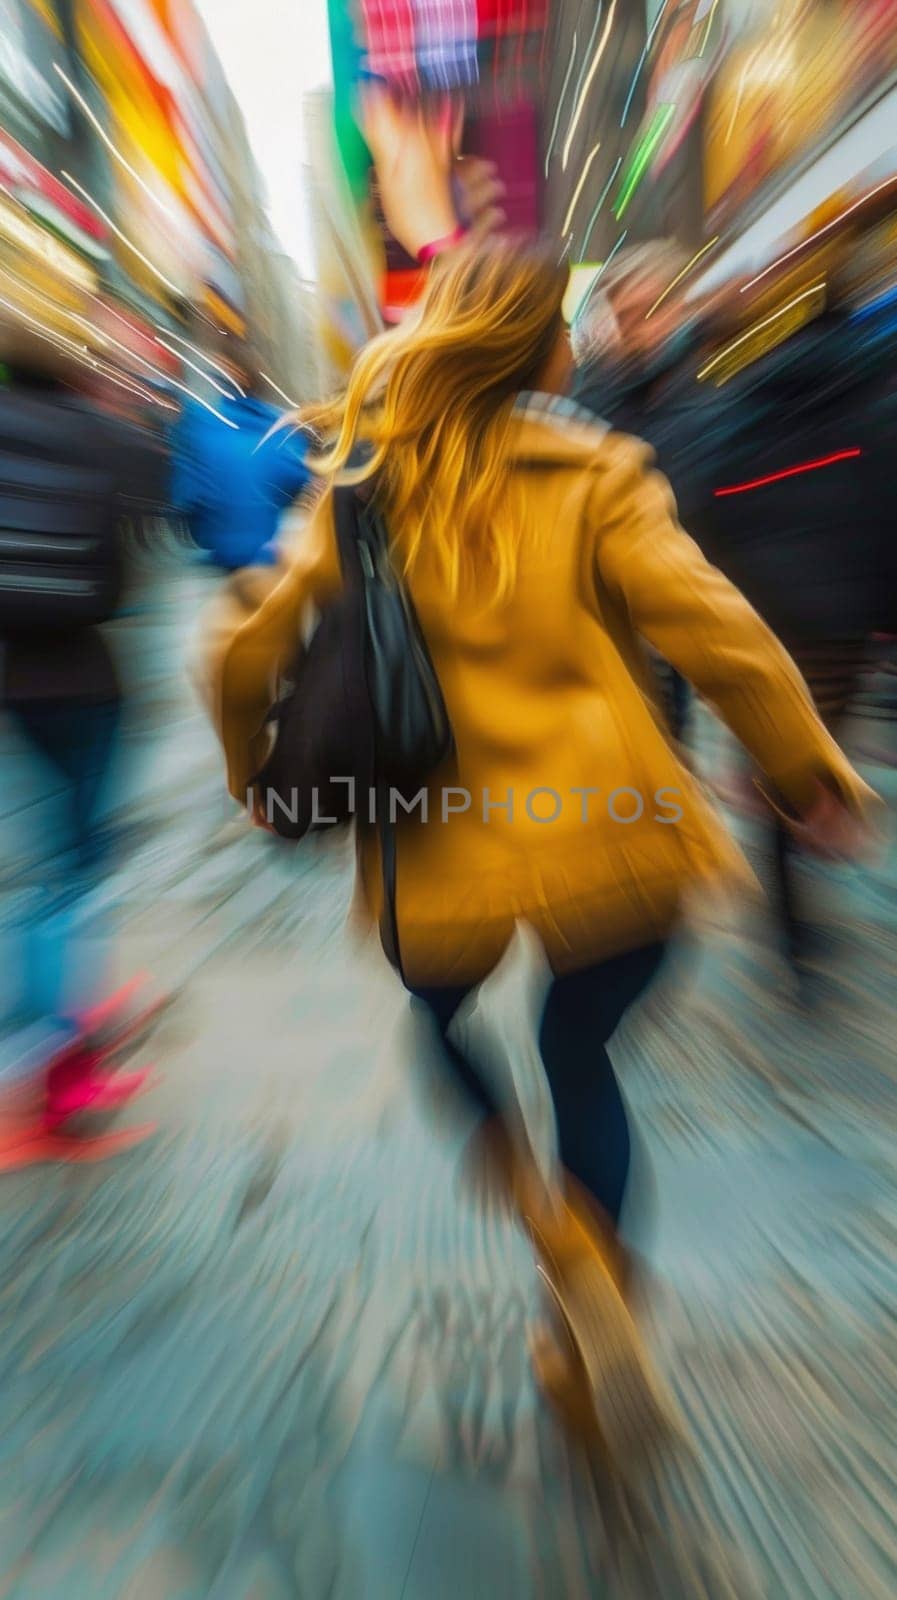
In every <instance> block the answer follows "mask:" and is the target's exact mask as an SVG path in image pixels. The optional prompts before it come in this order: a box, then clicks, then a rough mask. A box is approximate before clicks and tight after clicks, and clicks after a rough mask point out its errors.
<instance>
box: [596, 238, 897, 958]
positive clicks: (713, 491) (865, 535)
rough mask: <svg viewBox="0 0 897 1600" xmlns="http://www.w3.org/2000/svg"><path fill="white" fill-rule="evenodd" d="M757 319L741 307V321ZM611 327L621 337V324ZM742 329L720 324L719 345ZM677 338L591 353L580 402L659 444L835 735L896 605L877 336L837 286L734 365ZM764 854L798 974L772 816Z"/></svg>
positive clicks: (690, 519)
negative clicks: (770, 342)
mask: <svg viewBox="0 0 897 1600" xmlns="http://www.w3.org/2000/svg"><path fill="white" fill-rule="evenodd" d="M623 255H624V253H623V252H621V256H620V258H619V260H618V263H617V270H618V272H625V269H626V262H625V260H624V259H623ZM653 288H654V285H652V286H651V290H653ZM651 290H649V289H646V291H645V295H644V299H647V298H648V295H649V293H650V292H651ZM613 292H614V286H613V284H612V285H611V296H612V297H613ZM657 292H658V293H659V292H660V290H659V289H658V291H657ZM632 298H633V297H632V296H631V295H630V297H629V299H630V304H631V303H632ZM624 303H625V301H624ZM680 314H681V308H680ZM759 316H760V313H759V312H754V311H751V310H750V309H749V308H748V307H747V306H746V305H745V307H744V311H743V314H742V319H743V322H744V324H745V325H749V324H750V322H751V320H752V319H756V318H758V317H759ZM649 320H650V319H649ZM617 322H618V323H620V325H621V327H622V329H623V334H624V337H625V334H626V331H627V330H628V329H629V328H630V327H631V323H628V322H627V321H626V320H625V319H623V320H622V322H621V319H620V318H619V317H617ZM741 337H742V333H741V331H739V330H738V329H730V333H729V343H730V346H734V345H735V344H736V342H737V341H738V340H739V339H740V338H741ZM683 346H684V340H682V339H680V341H679V343H678V345H676V346H674V345H673V344H672V343H670V342H669V340H667V341H665V344H664V346H663V347H661V348H660V349H659V350H658V351H657V352H656V354H653V355H652V356H651V358H650V359H649V360H648V361H646V360H645V359H644V357H643V356H641V355H640V354H639V355H637V357H636V359H634V360H630V361H628V362H617V363H616V364H614V363H611V364H610V365H608V363H607V361H606V359H605V360H604V361H603V362H602V361H601V359H600V358H599V359H598V360H593V361H592V362H591V363H589V364H587V365H586V367H585V370H584V372H583V373H582V375H581V380H580V388H579V393H580V397H581V398H582V399H584V400H585V401H586V403H589V404H590V405H591V406H592V407H593V408H594V409H597V410H599V411H600V410H602V404H603V414H604V415H605V416H606V417H607V418H608V420H610V421H611V422H612V423H613V424H614V425H615V426H619V427H622V428H624V429H626V430H627V431H632V432H636V433H639V434H641V436H642V437H643V438H645V439H647V441H648V442H649V443H650V444H651V445H652V446H653V447H654V449H655V451H656V453H657V457H658V461H659V465H660V467H661V469H662V470H663V472H664V473H665V474H666V476H667V477H668V478H669V479H670V482H671V484H672V487H673V490H674V493H675V495H676V499H677V502H678V505H679V511H680V516H681V518H682V522H683V524H684V526H685V527H686V528H687V529H688V531H689V532H690V533H691V534H692V536H693V537H694V538H696V539H697V541H698V543H699V544H700V545H701V548H702V550H703V552H704V554H705V555H706V556H707V557H708V558H709V559H710V560H711V561H713V562H714V563H715V565H717V566H718V567H719V568H720V569H721V570H722V571H723V572H724V573H725V574H726V576H727V577H728V578H729V579H730V580H731V581H732V582H733V583H735V584H736V586H737V587H738V588H739V589H741V591H742V592H743V593H744V595H745V596H746V597H747V599H748V600H750V601H751V603H752V604H753V606H754V607H755V609H756V610H757V611H759V612H760V614H761V615H762V616H763V618H764V620H765V621H766V622H767V623H768V624H769V625H770V627H771V628H772V629H773V630H774V632H776V633H777V634H778V635H779V637H780V638H781V639H782V640H783V642H784V643H785V645H786V646H787V648H788V649H789V651H790V652H791V654H792V655H793V656H794V658H795V659H796V661H797V663H798V665H799V666H800V668H801V670H802V672H803V674H804V676H805V678H806V679H807V682H808V684H809V686H810V689H811V692H812V694H813V696H814V699H815V701H816V705H817V708H818V709H819V711H820V713H821V714H822V716H823V718H824V719H825V721H826V722H827V724H828V726H829V728H830V729H832V730H833V731H837V729H838V727H839V725H840V723H841V720H842V718H843V716H844V713H845V711H846V709H847V707H848V705H849V703H850V701H851V700H852V699H853V697H854V694H855V691H856V687H857V683H858V679H859V676H860V674H861V672H862V670H863V667H864V663H865V658H866V647H867V640H868V638H869V636H870V635H871V634H872V633H873V632H874V631H876V630H877V629H882V630H885V629H887V627H888V626H889V624H888V620H887V618H888V617H889V616H891V617H892V616H893V591H892V585H890V584H889V573H893V555H892V551H893V546H894V535H893V529H894V526H895V491H894V475H893V472H892V471H891V470H890V466H889V461H888V443H889V433H890V432H891V431H892V422H891V418H890V414H889V412H888V410H887V407H886V405H885V396H886V391H887V383H886V381H885V380H884V378H883V372H884V368H885V365H886V364H885V363H883V362H882V359H881V346H880V341H879V342H878V343H876V341H874V340H872V339H870V337H869V334H868V330H867V329H865V328H863V327H862V326H860V325H857V324H855V323H854V322H853V321H852V320H851V318H850V316H849V314H848V308H847V307H846V306H843V305H840V304H839V303H838V299H837V295H835V303H834V304H832V305H830V306H829V307H828V308H827V309H826V310H825V311H824V312H823V313H822V314H821V315H819V316H817V317H816V318H815V320H813V321H811V322H809V323H807V324H806V325H805V326H803V327H801V328H799V329H798V330H797V331H796V332H795V333H794V334H792V336H791V337H790V338H788V339H787V340H785V341H784V342H783V343H781V344H780V345H778V346H777V347H776V348H774V349H772V350H770V351H769V353H768V354H767V355H765V356H761V357H760V358H759V359H757V360H755V361H753V362H751V363H750V364H749V365H746V366H745V367H744V368H743V370H741V371H738V372H735V373H734V374H733V375H731V376H729V375H728V374H727V373H725V371H724V369H723V367H722V366H720V367H717V368H711V366H710V363H709V362H705V363H704V365H703V367H702V364H701V362H699V361H697V360H691V361H689V360H688V359H683V355H684V350H683ZM873 352H874V354H873ZM717 353H718V354H721V353H722V352H721V351H718V352H717ZM717 377H718V379H719V381H716V379H717ZM772 798H773V799H774V798H775V797H772ZM773 849H774V874H773V886H772V887H773V893H774V897H775V901H776V904H777V910H778V913H779V920H780V926H781V929H782V933H783V938H784V947H785V954H786V956H787V958H788V960H789V962H790V963H791V965H792V967H793V969H794V971H795V973H796V974H797V975H798V976H799V977H803V975H804V972H805V967H806V963H807V961H808V960H809V958H810V956H811V955H812V950H813V946H814V944H815V937H814V933H813V929H812V927H811V926H810V923H809V920H808V918H807V915H806V913H805V911H804V910H803V908H802V906H801V904H800V900H799V895H798V882H797V877H796V874H795V872H794V870H793V863H794V856H795V851H796V846H795V842H794V837H793V833H792V831H791V829H789V828H788V827H787V826H786V825H785V824H784V823H783V822H779V821H775V822H774V824H773Z"/></svg>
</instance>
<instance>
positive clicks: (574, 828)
mask: <svg viewBox="0 0 897 1600" xmlns="http://www.w3.org/2000/svg"><path fill="white" fill-rule="evenodd" d="M511 449H512V459H513V471H514V472H516V473H519V474H520V475H521V476H522V477H523V479H524V480H525V488H526V493H527V497H528V506H529V509H530V528H529V531H524V530H521V541H520V550H519V570H518V580H517V585H516V589H515V592H514V594H513V597H512V598H511V599H510V600H509V601H508V602H507V603H506V604H503V605H501V606H492V607H488V606H485V607H484V606H481V605H477V606H476V607H474V605H473V604H471V603H465V602H464V601H463V600H462V601H460V602H458V603H456V604H453V603H452V602H451V601H450V600H449V599H448V597H447V595H446V593H445V588H444V584H442V583H441V581H440V577H439V574H438V572H437V570H436V566H435V563H434V564H433V565H432V566H431V565H429V564H428V562H427V560H426V558H423V559H422V560H421V562H420V563H419V565H418V566H417V568H416V570H415V572H414V575H413V580H412V583H411V593H412V597H413V600H414V604H415V607H416V609H417V613H418V616H419V619H420V622H421V625H422V627H423V630H424V634H425V636H426V639H427V642H428V644H429V647H430V651H431V654H432V658H433V662H434V665H435V668H436V671H437V673H438V675H439V680H440V683H441V685H442V689H443V692H444V695H445V700H446V703H447V706H448V710H449V714H450V716H451V720H452V726H453V729H454V734H455V741H456V746H457V756H456V759H455V761H454V762H453V764H452V767H451V770H448V769H447V770H446V771H445V772H444V773H438V774H436V775H435V776H434V778H433V781H432V783H431V785H430V788H429V793H428V803H429V817H428V821H427V823H426V825H424V824H422V822H421V821H420V818H419V813H418V815H417V816H415V817H413V818H408V819H405V818H403V816H402V814H401V812H399V821H398V831H397V896H396V899H397V913H398V926H399V933H400V941H401V954H402V961H403V967H404V969H405V973H406V975H407V976H408V977H409V978H410V979H411V980H412V981H414V982H418V983H452V984H454V983H473V982H476V981H477V980H479V979H481V978H482V977H484V976H485V975H486V974H487V973H488V972H489V971H490V969H491V968H492V967H493V966H494V965H495V963H496V962H497V961H498V959H499V958H500V957H501V955H502V953H503V951H504V949H505V947H506V945H507V943H508V940H509V939H510V937H511V933H512V931H513V928H514V923H515V919H518V918H520V919H524V920H526V921H528V922H529V923H530V924H531V926H532V927H533V928H534V929H535V930H536V932H537V933H538V935H539V936H540V938H541V940H542V943H543V945H544V947H545V950H546V953H547V955H548V958H549V960H550V962H551V964H552V966H553V967H554V969H555V970H556V971H563V970H569V969H572V968H576V967H579V966H581V965H583V964H586V963H590V962H592V961H594V960H596V959H599V958H601V957H603V956H605V955H608V954H611V953H615V952H617V951H620V950H622V949H625V948H627V947H629V948H631V947H633V946H635V945H638V944H641V943H644V942H648V941H652V940H654V939H656V938H658V937H660V936H664V935H665V934H666V933H668V932H669V930H670V928H671V926H672V924H673V923H674V921H675V919H676V916H677V913H678V912H679V910H680V908H681V905H682V901H683V897H684V896H685V895H686V894H687V892H688V891H689V890H690V889H692V888H694V887H695V886H698V885H701V884H703V885H708V884H714V883H716V884H719V883H720V882H721V881H722V880H724V879H729V880H732V879H735V880H737V879H738V878H739V877H741V879H742V880H743V881H750V874H749V870H748V868H747V865H746V863H745V862H744V860H743V858H742V857H741V855H740V853H739V851H738V850H737V848H736V846H735V845H734V843H733V842H732V841H731V839H730V837H729V835H728V834H727V832H726V831H725V829H724V828H723V826H722V824H721V822H720V821H719V819H718V817H717V815H716V813H715V812H714V810H713V809H712V807H711V806H710V805H709V803H708V801H707V800H706V798H705V796H704V794H703V791H702V790H701V788H700V786H699V785H698V784H697V783H696V782H695V780H694V779H693V778H692V777H691V776H690V775H689V773H688V772H687V771H686V770H685V769H684V768H683V766H682V765H681V763H680V762H679V761H678V759H677V756H676V753H675V751H674V749H673V748H672V747H671V744H670V742H669V740H668V738H667V736H666V735H665V733H664V731H663V728H662V725H661V722H660V719H659V718H658V716H657V713H656V712H655V709H654V707H653V705H652V702H651V698H650V693H649V690H648V682H649V679H648V677H647V676H646V669H645V664H644V660H643V647H642V644H641V642H640V641H641V639H644V640H648V641H649V642H650V643H651V644H652V645H654V646H655V647H656V649H657V650H658V651H659V652H660V653H661V655H662V656H664V657H665V658H666V659H667V660H668V661H669V662H671V663H672V664H673V666H675V667H677V668H678V669H679V671H680V672H681V673H682V674H684V676H685V677H686V678H688V679H690V681H691V682H692V683H693V684H694V685H695V686H696V687H697V689H698V690H699V691H700V692H701V694H703V695H704V696H706V698H707V699H708V700H710V701H711V702H713V703H714V705H715V706H716V707H717V709H718V710H719V712H720V714H721V715H722V717H723V718H724V719H725V721H726V722H727V723H728V725H729V727H730V728H731V729H732V730H733V731H734V733H735V734H736V735H737V736H738V738H739V739H740V740H741V741H742V743H743V744H744V745H745V746H746V747H747V749H748V750H749V751H750V753H751V754H752V755H753V756H754V757H755V759H756V760H757V762H758V763H759V765H760V766H761V767H762V768H763V769H764V771H765V772H766V773H767V774H768V775H769V778H770V779H771V780H772V782H773V783H774V785H775V786H776V788H777V789H778V790H779V791H780V793H781V794H782V795H783V796H784V798H785V799H786V800H787V801H788V802H790V804H792V805H793V806H794V807H796V808H797V809H801V808H803V807H804V806H806V805H807V804H808V803H809V802H810V801H811V800H812V798H813V796H814V793H815V782H816V779H817V778H821V779H823V780H825V781H826V782H828V783H829V784H832V785H834V786H835V787H836V788H837V789H838V790H839V791H840V792H841V794H842V795H843V796H844V798H845V799H846V800H847V801H848V803H849V804H851V805H852V806H856V807H860V806H862V805H863V804H864V803H865V802H866V800H867V799H868V798H870V791H869V790H868V789H867V788H866V786H865V785H864V784H863V782H862V780H861V779H860V778H859V777H858V776H857V775H856V773H855V772H854V771H853V769H852V768H851V766H850V764H849V762H848V761H847V759H846V758H845V756H844V755H843V754H842V752H841V751H840V749H839V748H838V746H837V745H836V744H835V743H834V742H833V740H832V739H831V738H830V736H829V734H828V733H827V732H826V730H825V728H824V727H823V726H822V723H821V722H820V721H819V719H818V717H817V716H816V713H815V711H814V709H813V705H812V703H811V700H810V697H809V694H808V691H807V689H806V686H805V684H804V682H803V679H802V678H801V676H800V674H799V673H798V671H797V669H796V667H795V666H794V664H793V662H792V661H791V659H790V658H789V656H788V655H787V654H786V652H785V651H784V650H783V649H782V647H781V645H780V644H779V643H778V642H777V640H776V639H775V638H774V636H773V635H772V634H771V633H770V631H769V629H768V628H767V627H766V626H765V624H764V623H763V622H762V621H761V620H760V618H759V617H758V616H757V614H756V613H755V612H754V611H753V610H752V608H751V607H750V606H749V605H748V603H747V601H746V600H744V598H743V597H742V596H741V595H740V594H739V593H738V591H737V590H736V589H734V588H733V587H732V585H731V584H730V583H729V582H728V581H727V580H726V579H725V578H724V577H723V576H722V575H721V574H720V573H719V572H718V571H717V570H716V569H715V568H713V567H711V566H710V565H708V563H707V562H706V561H705V560H704V558H703V556H702V555H701V552H700V550H699V549H698V547H697V545H696V544H695V543H694V542H693V541H692V540H691V539H690V538H689V537H688V536H687V535H686V534H685V533H684V532H683V531H682V529H681V527H679V525H678V523H677V521H676V513H675V506H674V503H673V500H672V496H671V494H670V490H669V486H668V484H667V482H666V480H665V479H664V478H662V477H661V476H660V475H659V474H658V473H657V472H655V471H653V470H651V467H650V460H651V458H650V452H648V451H647V450H646V449H645V447H644V446H642V445H641V444H639V443H637V442H635V441H633V440H632V439H629V438H625V437H622V436H621V435H616V434H609V433H607V432H606V431H605V430H603V429H602V428H601V427H600V426H599V425H595V426H588V425H586V424H585V423H584V422H583V421H577V422H575V423H571V422H569V421H565V422H563V423H562V422H560V421H559V420H556V419H555V418H553V417H551V416H550V415H545V416H540V417H534V416H533V415H532V414H530V415H526V414H523V415H520V416H518V417H516V419H515V423H514V428H513V434H512V445H511ZM761 514H762V511H761V508H760V506H759V503H758V515H761ZM339 583H340V573H339V563H338V557H337V553H336V547H335V541H334V535H333V524H332V515H331V508H330V501H329V497H326V496H325V497H324V498H323V499H322V500H321V502H320V503H319V506H318V508H317V510H316V512H315V514H314V516H313V518H312V522H311V525H310V527H309V529H308V532H307V535H306V538H305V540H304V542H303V543H302V544H301V546H300V547H299V548H298V549H297V551H296V552H295V554H294V556H293V558H292V561H291V565H290V566H289V569H288V570H287V572H286V574H285V575H284V576H283V578H282V579H281V581H280V582H279V583H278V584H277V585H276V587H275V588H273V590H272V591H271V592H270V593H269V594H268V596H267V598H266V599H265V600H264V602H263V603H262V604H261V605H259V606H257V608H255V609H254V610H250V611H249V614H247V609H246V606H245V605H243V606H241V605H240V603H239V601H238V600H235V599H234V597H233V596H232V597H231V599H230V601H229V603H228V606H227V607H226V608H225V610H224V611H223V612H219V616H218V620H217V626H216V628H215V629H214V630H213V632H212V636H211V638H210V640H209V649H208V654H207V664H208V680H207V682H208V691H209V697H210V704H211V707H212V711H213V716H214V720H215V722H216V725H217V727H218V730H219V733H220V736H221V739H222V743H223V745H224V751H225V756H226V761H227V770H228V782H229V787H230V790H231V793H232V794H233V795H234V796H235V797H236V798H238V799H240V800H243V799H244V798H245V794H246V786H247V783H248V780H249V778H250V776H251V775H252V773H253V772H255V771H257V770H258V765H259V762H260V757H261V748H262V747H261V745H260V742H259V733H260V729H261V726H262V723H263V719H264V717H265V714H266V712H267V710H268V707H269V705H270V703H271V700H272V696H273V690H274V685H275V682H276V677H277V672H278V669H279V668H280V667H281V666H282V664H284V663H285V662H286V661H287V660H288V659H289V657H290V656H291V654H292V652H293V651H294V649H295V642H296V640H297V637H298V636H299V630H300V628H301V626H302V619H303V615H304V614H305V612H306V608H307V606H308V603H309V602H314V603H315V604H316V605H318V606H320V605H324V604H326V602H327V599H328V597H329V596H331V595H332V594H333V593H334V592H335V591H336V590H337V589H338V586H339ZM248 598H249V599H250V600H251V598H252V597H251V595H250V596H249V597H248ZM456 789H463V790H465V791H467V793H469V795H470V797H471V801H470V805H469V808H468V809H466V810H456V809H453V808H454V807H459V806H461V805H463V804H464V803H465V801H464V796H463V795H461V794H458V793H454V792H449V791H450V790H451V791H454V790H456ZM537 791H542V792H541V793H540V792H537ZM584 791H593V792H584ZM594 791H597V792H594ZM611 797H612V798H611ZM509 799H510V801H511V806H510V807H509V806H508V801H509ZM359 834H360V851H359V888H360V894H361V899H362V902H363V904H364V905H365V906H366V907H367V909H368V910H369V912H370V913H371V915H372V916H373V917H374V918H379V916H380V913H381V908H382V887H381V877H380V871H379V859H378V853H377V842H376V838H375V836H374V835H373V832H372V830H370V829H369V828H361V829H360V830H359Z"/></svg>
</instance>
